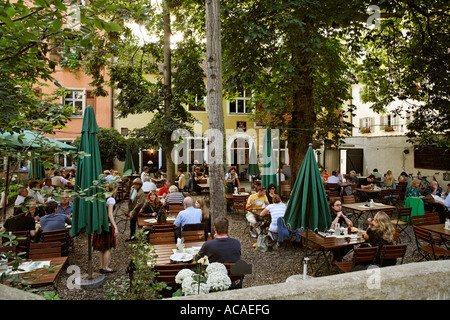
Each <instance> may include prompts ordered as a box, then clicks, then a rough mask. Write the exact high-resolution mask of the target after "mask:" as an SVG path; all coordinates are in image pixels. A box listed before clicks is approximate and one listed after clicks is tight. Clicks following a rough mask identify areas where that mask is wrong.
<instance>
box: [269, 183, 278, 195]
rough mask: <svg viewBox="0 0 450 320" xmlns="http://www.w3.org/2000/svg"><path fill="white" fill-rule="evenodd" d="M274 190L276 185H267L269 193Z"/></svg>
mask: <svg viewBox="0 0 450 320" xmlns="http://www.w3.org/2000/svg"><path fill="white" fill-rule="evenodd" d="M276 190H277V187H275V185H274V184H270V185H269V193H270V194H274V193H275V191H276Z"/></svg>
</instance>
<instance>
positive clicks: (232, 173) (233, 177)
mask: <svg viewBox="0 0 450 320" xmlns="http://www.w3.org/2000/svg"><path fill="white" fill-rule="evenodd" d="M225 180H231V184H232V186H233V190H234V188H238V190H239V188H240V187H241V182H240V181H239V176H238V174H237V173H236V168H234V167H232V168H231V169H230V172H228V173H227V174H226V175H225Z"/></svg>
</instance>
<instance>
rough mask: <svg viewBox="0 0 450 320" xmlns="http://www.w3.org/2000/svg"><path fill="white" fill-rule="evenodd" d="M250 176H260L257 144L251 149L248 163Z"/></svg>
mask: <svg viewBox="0 0 450 320" xmlns="http://www.w3.org/2000/svg"><path fill="white" fill-rule="evenodd" d="M248 174H249V175H250V176H257V175H259V167H258V157H257V156H256V150H255V144H252V148H251V149H250V158H249V163H248Z"/></svg>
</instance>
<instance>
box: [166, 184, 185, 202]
mask: <svg viewBox="0 0 450 320" xmlns="http://www.w3.org/2000/svg"><path fill="white" fill-rule="evenodd" d="M183 200H184V195H183V193H182V192H180V191H178V188H177V186H170V188H169V194H168V195H167V196H166V204H171V203H180V204H181V203H183Z"/></svg>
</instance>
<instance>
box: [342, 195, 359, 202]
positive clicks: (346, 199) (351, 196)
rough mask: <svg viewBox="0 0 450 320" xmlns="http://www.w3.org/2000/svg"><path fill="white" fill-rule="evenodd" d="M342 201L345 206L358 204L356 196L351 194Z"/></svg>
mask: <svg viewBox="0 0 450 320" xmlns="http://www.w3.org/2000/svg"><path fill="white" fill-rule="evenodd" d="M342 201H343V203H345V204H349V203H356V199H355V196H354V195H353V194H351V195H349V196H343V197H342Z"/></svg>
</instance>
